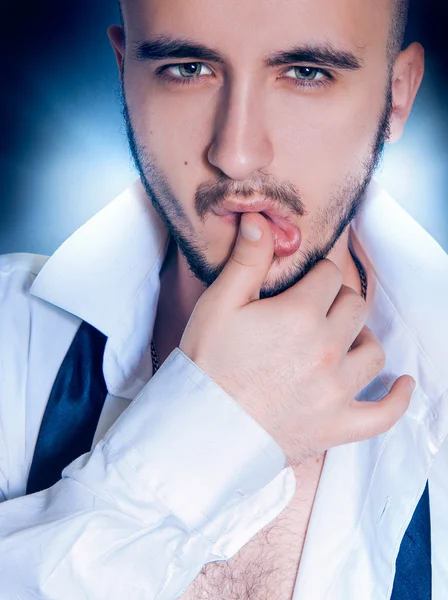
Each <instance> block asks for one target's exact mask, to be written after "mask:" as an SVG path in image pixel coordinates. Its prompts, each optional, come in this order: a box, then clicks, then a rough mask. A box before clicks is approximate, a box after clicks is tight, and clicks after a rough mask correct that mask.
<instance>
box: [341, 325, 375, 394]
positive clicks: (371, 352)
mask: <svg viewBox="0 0 448 600" xmlns="http://www.w3.org/2000/svg"><path fill="white" fill-rule="evenodd" d="M385 365H386V355H385V353H384V350H383V347H382V346H381V344H380V343H379V341H378V338H377V337H376V335H375V334H374V333H373V332H372V331H371V330H370V329H369V328H368V327H367V325H365V326H364V327H363V328H362V330H361V331H360V333H359V335H358V336H357V338H356V340H355V341H354V342H353V348H352V349H351V350H349V351H348V353H347V354H346V356H345V357H344V358H343V360H342V364H341V374H342V376H343V378H344V381H345V382H346V384H347V385H348V386H349V393H350V394H351V395H352V396H356V394H358V393H359V392H360V391H361V390H363V389H364V388H365V387H366V385H368V384H369V383H370V382H371V381H373V379H375V377H377V376H378V375H379V374H380V373H381V371H382V370H383V369H384V367H385Z"/></svg>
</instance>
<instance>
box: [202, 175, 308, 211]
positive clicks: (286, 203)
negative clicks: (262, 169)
mask: <svg viewBox="0 0 448 600" xmlns="http://www.w3.org/2000/svg"><path fill="white" fill-rule="evenodd" d="M239 196H242V197H243V198H250V197H251V196H261V197H263V198H265V199H266V200H268V201H269V202H271V203H272V204H273V205H275V207H276V208H286V209H287V210H288V211H289V212H291V213H293V214H295V215H298V216H300V217H303V216H305V215H307V214H308V213H307V211H306V210H305V205H304V203H303V201H302V199H301V197H300V193H299V191H298V190H297V188H296V187H295V186H294V185H293V184H292V183H290V182H284V183H280V182H278V181H277V180H276V179H275V178H273V177H272V176H270V175H267V174H266V173H259V174H258V175H257V177H256V178H252V179H251V180H249V181H243V182H241V181H234V180H233V179H229V178H228V177H225V176H222V175H221V176H220V177H218V179H217V180H216V181H208V182H204V183H201V184H200V185H199V187H198V189H197V192H196V194H195V209H196V212H197V213H198V215H199V217H200V218H201V219H202V220H203V219H204V218H205V217H206V215H207V213H209V212H210V210H211V209H212V208H217V207H220V206H221V205H222V204H224V202H225V201H226V199H228V198H236V197H239Z"/></svg>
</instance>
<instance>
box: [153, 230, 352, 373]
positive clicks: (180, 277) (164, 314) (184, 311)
mask: <svg viewBox="0 0 448 600" xmlns="http://www.w3.org/2000/svg"><path fill="white" fill-rule="evenodd" d="M348 236H349V227H347V229H346V231H345V232H344V234H343V235H342V236H341V237H340V238H339V240H338V242H337V243H336V245H335V246H334V247H333V249H332V251H331V252H330V253H329V255H328V258H329V259H330V260H332V261H333V262H334V263H335V264H336V265H337V266H338V267H339V269H340V270H341V271H342V274H343V284H344V285H346V286H348V287H351V288H352V289H354V290H355V291H356V292H357V293H358V294H359V295H361V292H362V285H361V280H360V277H359V273H358V269H357V267H356V265H355V263H354V261H353V259H352V257H351V254H350V251H349V248H348ZM160 286H161V287H160V296H159V303H158V308H157V315H156V321H155V324H154V334H153V339H154V342H155V345H156V349H157V354H158V357H159V362H160V364H162V363H163V362H164V361H165V360H166V358H168V356H169V355H170V354H171V352H172V351H173V350H174V349H175V348H177V347H178V346H179V344H180V340H181V338H182V335H183V332H184V330H185V328H186V326H187V324H188V320H189V318H190V316H191V313H192V312H193V309H194V307H195V306H196V303H197V301H198V300H199V298H200V297H201V296H202V294H203V293H204V291H205V287H204V286H203V285H202V284H201V282H200V281H199V280H198V279H196V277H195V276H194V275H193V274H192V272H191V271H190V270H189V267H188V264H187V262H186V260H185V258H184V256H183V255H182V254H181V252H180V251H179V249H178V247H177V245H176V244H175V242H174V239H173V238H171V241H170V244H169V248H168V251H167V255H166V257H165V261H164V263H163V267H162V270H161V272H160Z"/></svg>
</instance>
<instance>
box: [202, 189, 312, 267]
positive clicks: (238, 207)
mask: <svg viewBox="0 0 448 600" xmlns="http://www.w3.org/2000/svg"><path fill="white" fill-rule="evenodd" d="M213 212H214V213H215V214H216V215H217V216H218V217H220V218H221V220H222V221H223V222H224V223H228V224H230V225H233V226H234V227H235V226H236V225H237V226H238V227H239V223H240V220H241V214H242V213H255V212H259V213H261V214H262V215H263V216H264V217H265V218H266V219H267V220H268V221H269V225H270V227H271V232H272V237H273V240H274V254H275V255H276V256H278V257H285V256H291V255H292V254H294V253H295V252H297V250H298V249H299V248H300V244H301V242H302V234H301V231H300V229H299V227H298V226H297V225H296V224H295V223H294V221H293V220H292V219H291V217H290V216H289V215H287V214H285V212H284V211H280V210H278V209H277V208H276V207H274V206H273V204H272V203H269V202H267V201H266V200H263V201H260V200H257V201H251V202H244V203H243V202H226V203H225V205H223V206H220V207H217V208H214V209H213Z"/></svg>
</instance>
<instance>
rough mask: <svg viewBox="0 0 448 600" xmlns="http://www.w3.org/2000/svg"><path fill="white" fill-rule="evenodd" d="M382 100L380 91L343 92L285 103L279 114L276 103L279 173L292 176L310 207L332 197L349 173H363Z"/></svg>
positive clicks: (273, 137)
mask: <svg viewBox="0 0 448 600" xmlns="http://www.w3.org/2000/svg"><path fill="white" fill-rule="evenodd" d="M369 95H370V101H369V100H368V97H369ZM382 102H384V99H383V98H380V96H379V94H378V93H376V98H374V97H372V95H371V93H370V94H369V93H367V92H366V91H363V92H361V91H359V92H358V93H357V92H356V91H355V90H351V91H350V93H349V92H348V91H347V90H342V91H340V92H338V93H327V94H326V93H323V94H321V95H320V96H318V95H315V96H314V97H311V95H310V96H309V97H307V98H300V100H297V101H295V102H293V101H291V100H289V101H287V102H283V104H282V106H277V107H276V110H275V113H274V111H273V107H272V106H271V109H270V110H272V111H273V114H275V115H276V118H275V120H274V121H273V122H272V123H271V131H272V132H273V135H272V139H273V140H274V149H275V156H276V159H275V160H276V166H275V172H276V173H278V175H279V177H280V178H282V177H283V178H288V177H289V178H290V179H291V181H292V182H293V183H295V184H296V185H297V187H298V189H299V191H300V192H301V193H302V194H303V196H304V200H305V201H308V204H309V205H311V204H313V203H314V200H316V202H318V200H317V198H319V197H321V198H323V199H325V200H326V199H327V198H328V194H329V192H330V191H331V189H332V188H334V186H335V185H337V184H338V183H342V182H343V181H344V179H345V178H346V176H347V174H354V175H355V176H363V175H364V170H365V167H364V161H365V160H366V158H367V157H368V156H369V154H370V151H371V144H372V141H373V139H374V137H375V135H376V132H377V127H378V122H379V114H380V112H381V110H382ZM374 106H377V107H378V108H377V110H375V109H373V107H374Z"/></svg>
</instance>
